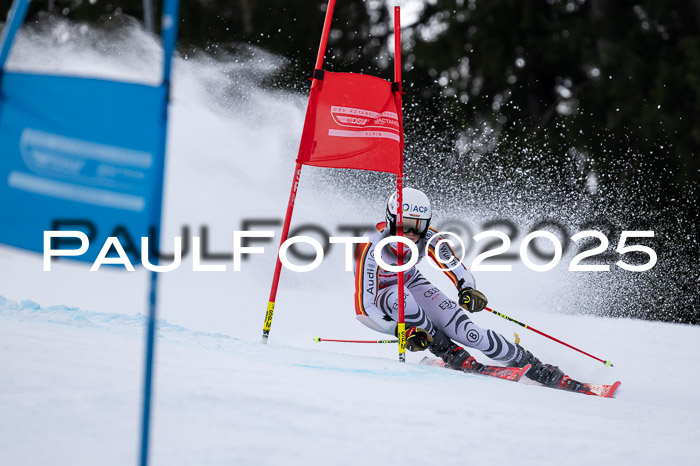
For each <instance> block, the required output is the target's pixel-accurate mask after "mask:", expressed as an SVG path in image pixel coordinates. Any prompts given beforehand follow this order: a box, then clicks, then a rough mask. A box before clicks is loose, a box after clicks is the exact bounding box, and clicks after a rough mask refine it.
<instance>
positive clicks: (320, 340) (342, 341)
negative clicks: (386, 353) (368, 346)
mask: <svg viewBox="0 0 700 466" xmlns="http://www.w3.org/2000/svg"><path fill="white" fill-rule="evenodd" d="M314 341H315V342H316V343H320V342H322V341H335V342H338V343H398V342H399V340H331V339H329V338H321V337H316V338H314Z"/></svg>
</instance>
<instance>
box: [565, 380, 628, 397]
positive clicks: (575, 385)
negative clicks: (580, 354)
mask: <svg viewBox="0 0 700 466" xmlns="http://www.w3.org/2000/svg"><path fill="white" fill-rule="evenodd" d="M565 377H567V376H565ZM564 380H565V382H564V383H565V385H564V386H562V385H561V382H560V385H559V386H558V387H554V388H558V389H560V390H565V391H569V392H575V393H583V394H585V395H593V396H600V397H603V398H612V397H613V396H615V392H616V391H617V389H618V387H619V386H620V384H622V382H620V381H617V382H615V383H614V384H612V385H605V384H598V383H581V382H576V381H575V380H572V379H570V378H568V377H567V379H564ZM569 380H571V382H572V383H570V384H569V383H567V382H568V381H569Z"/></svg>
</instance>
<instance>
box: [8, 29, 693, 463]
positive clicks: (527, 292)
mask: <svg viewBox="0 0 700 466" xmlns="http://www.w3.org/2000/svg"><path fill="white" fill-rule="evenodd" d="M160 53H161V51H160V49H159V44H158V42H157V41H156V40H155V39H154V38H153V37H151V36H149V35H147V34H145V33H143V32H142V31H141V30H140V29H139V28H138V26H136V25H133V26H131V27H127V28H125V29H123V30H120V31H117V32H112V33H109V34H107V33H104V32H101V31H98V30H94V29H91V28H88V27H87V26H79V25H74V24H71V23H66V22H54V23H51V24H49V25H48V26H44V27H43V28H41V29H36V30H34V31H33V32H29V31H23V32H22V34H20V37H19V38H18V41H17V43H16V46H15V48H14V50H13V53H12V56H11V59H10V68H11V69H21V70H33V71H45V72H58V73H64V74H79V75H87V76H100V77H110V78H115V79H125V80H138V81H146V82H156V81H157V79H158V78H157V77H158V73H159V62H160V60H161V57H160ZM278 63H279V62H278V59H277V58H275V57H273V56H270V55H268V54H265V53H264V52H261V51H259V50H258V51H255V52H254V54H253V56H252V57H247V58H246V59H243V58H241V57H240V56H237V55H233V54H225V53H219V54H217V57H216V59H214V58H211V57H209V56H207V55H205V54H200V55H198V56H196V57H186V58H185V57H180V58H179V59H177V60H176V62H175V71H174V81H173V82H174V89H173V96H172V104H171V108H170V116H171V119H170V126H169V134H168V158H167V162H166V164H167V166H166V188H165V190H166V196H165V216H164V221H165V231H164V235H163V240H162V241H163V244H164V249H165V250H166V251H167V250H170V249H172V237H173V236H175V235H178V234H180V231H181V228H182V226H183V225H189V226H190V231H191V234H197V232H198V230H199V227H200V226H202V225H207V226H208V227H209V231H210V242H211V246H210V248H211V250H213V251H216V252H229V253H230V252H231V250H232V244H233V240H232V236H233V231H234V230H240V229H242V227H241V222H242V220H243V219H251V218H282V217H283V216H284V211H285V208H286V203H287V198H288V195H289V187H290V184H291V178H292V170H293V167H294V160H295V158H296V150H297V146H298V141H299V137H300V133H301V126H302V122H303V115H304V108H305V95H304V93H299V94H293V95H292V94H288V93H283V92H279V91H270V90H263V89H262V88H261V87H260V86H259V84H258V83H259V81H260V79H261V78H263V77H264V76H266V75H267V73H269V72H271V71H273V70H274V69H275V67H276V66H277V65H278ZM300 80H302V78H300ZM328 173H329V172H328V171H325V172H324V170H323V169H314V168H308V167H305V168H304V170H303V173H302V181H301V187H300V191H299V196H298V198H297V207H296V210H295V214H294V221H293V227H294V225H300V224H303V223H316V224H320V225H322V226H324V228H326V229H327V230H328V231H329V232H330V233H331V234H334V235H341V233H339V232H338V231H337V227H338V225H341V224H352V223H360V224H367V223H372V222H374V221H379V220H381V219H382V216H383V210H384V204H383V203H384V199H385V198H386V197H387V196H388V195H389V193H390V191H391V188H392V183H393V181H392V178H391V177H390V176H389V175H387V176H386V178H385V182H384V184H382V185H380V186H378V187H377V188H376V190H375V191H374V192H373V191H369V192H370V194H369V195H368V194H367V192H368V190H367V189H366V187H363V186H357V182H356V181H354V180H355V178H353V177H352V176H351V174H347V173H344V172H341V171H335V172H331V173H332V176H329V174H328ZM455 212H461V210H459V209H457V207H455ZM279 230H280V229H279V228H277V229H276V235H277V236H276V237H275V242H274V243H268V244H267V245H266V252H265V254H263V255H257V256H252V257H251V258H250V259H249V260H247V261H246V262H244V263H243V270H242V271H241V272H233V271H232V265H231V264H227V267H228V271H227V272H223V273H215V272H207V273H193V272H192V271H191V266H192V265H191V257H192V256H191V254H189V255H188V256H187V259H185V260H184V261H183V265H182V266H181V267H180V269H179V270H177V271H175V272H171V273H167V274H163V275H161V277H160V288H159V296H160V298H159V307H158V312H159V317H160V318H161V319H162V320H160V325H159V333H158V341H157V349H156V365H155V382H154V394H155V395H154V400H155V403H154V407H153V417H152V435H151V439H152V443H151V445H152V451H151V460H152V464H155V465H191V464H207V465H209V464H211V465H229V464H246V465H247V464H250V465H277V464H283V463H286V464H306V465H309V464H312V465H321V464H323V465H325V464H333V465H336V464H338V465H357V464H399V463H410V462H421V463H428V464H433V463H436V464H443V465H452V464H455V465H466V464H511V463H517V464H547V463H564V464H587V465H590V464H592V463H600V462H605V463H607V464H660V463H665V464H697V463H698V462H699V461H700V445H699V443H698V438H700V428H699V426H700V420H699V419H698V414H699V412H698V409H699V408H700V395H699V394H698V386H697V384H698V379H699V377H698V375H697V368H698V366H697V355H698V354H699V353H700V351H699V350H700V328H698V327H693V326H685V325H675V324H666V323H658V322H647V321H638V320H632V319H611V318H602V317H592V316H585V315H571V314H570V313H569V311H571V310H572V309H575V308H576V307H577V304H578V303H577V299H580V296H581V294H580V293H571V289H570V288H569V287H570V286H573V285H572V283H574V282H575V281H576V278H575V277H572V275H573V274H572V273H570V272H567V271H566V267H565V265H561V266H559V267H557V268H556V269H554V270H553V271H551V272H546V273H536V272H533V271H530V270H528V269H526V268H525V267H523V266H522V265H517V264H516V265H514V271H512V272H490V273H486V272H483V273H480V274H477V276H476V278H477V283H478V285H479V288H480V289H482V290H483V291H484V292H485V293H486V295H487V296H488V297H489V302H490V305H491V306H492V307H494V308H495V309H497V310H499V311H501V312H504V313H505V314H509V315H511V316H513V317H515V318H517V319H519V320H521V321H524V322H526V323H529V324H531V325H533V326H534V327H535V328H538V329H540V330H542V331H545V332H548V333H550V334H552V335H555V336H557V337H558V338H560V339H562V340H564V341H567V342H569V343H571V344H573V345H575V346H578V347H580V348H582V349H584V350H586V351H589V352H591V353H593V354H595V355H597V356H600V357H602V358H606V359H610V360H612V362H613V363H614V364H615V367H613V368H606V367H604V366H603V365H602V364H600V363H598V362H596V361H594V360H592V359H589V358H587V357H585V356H583V355H581V354H578V353H576V352H573V351H571V350H569V349H567V348H564V347H563V346H560V345H558V344H556V343H554V342H551V341H549V340H546V339H544V338H543V337H541V336H538V335H536V334H534V333H532V332H529V331H528V330H525V329H522V328H520V327H517V326H514V325H513V324H511V323H509V322H506V321H504V320H502V319H499V318H498V317H496V316H493V315H490V314H486V313H481V314H477V315H473V316H472V317H473V319H474V320H475V321H476V322H477V323H478V324H479V325H481V326H484V327H489V328H493V329H494V330H497V331H500V332H502V333H503V334H504V335H506V336H507V337H510V336H511V335H512V334H513V332H514V331H516V332H518V333H519V334H520V336H521V338H522V344H523V345H524V346H525V347H526V348H528V349H530V350H532V351H533V352H534V353H535V354H536V355H537V356H538V357H540V358H541V359H543V360H544V361H546V362H551V363H555V364H558V365H560V366H561V367H562V368H563V369H564V370H565V371H566V372H567V373H568V374H569V375H571V376H572V377H574V378H576V379H579V380H584V381H590V382H598V383H612V382H613V381H615V380H621V381H622V382H623V383H622V386H621V388H620V389H619V391H618V394H617V396H616V398H615V399H601V398H597V397H591V396H584V395H579V394H572V393H566V392H560V391H554V390H550V389H546V388H542V387H539V386H536V385H534V384H532V383H528V381H521V382H520V383H517V384H516V383H509V382H504V381H500V380H495V379H487V378H483V377H478V376H474V375H466V374H462V373H457V372H454V371H449V370H445V369H440V368H432V367H425V366H419V365H417V361H418V360H420V358H422V356H423V355H424V354H409V355H408V362H407V364H400V363H398V362H397V360H396V359H397V358H396V348H395V346H394V345H359V344H358V345H350V344H336V343H320V344H319V343H314V342H313V337H315V336H321V337H325V338H363V339H371V338H382V335H380V334H376V333H373V332H372V331H370V330H369V329H366V328H364V327H363V326H362V325H361V324H360V323H358V322H357V321H355V319H354V307H353V302H352V294H353V278H352V273H349V272H345V271H344V264H343V262H344V254H343V253H342V250H341V248H338V247H336V248H335V249H334V250H333V251H331V252H330V254H329V255H328V257H327V258H326V260H325V261H324V263H323V264H322V265H321V267H319V268H318V269H317V270H316V271H314V272H310V273H293V272H290V271H287V270H285V271H283V274H282V280H281V283H280V289H279V293H278V297H277V307H276V311H275V316H274V320H273V325H272V332H271V336H270V343H269V344H268V345H266V346H264V345H262V344H260V343H259V340H260V334H261V328H262V323H263V318H264V314H265V308H266V304H267V299H268V294H269V287H270V282H271V278H272V271H273V267H274V252H275V249H276V242H277V241H278V240H279ZM661 260H663V258H661ZM219 263H223V262H219ZM562 263H563V264H565V263H566V262H565V261H563V262H562ZM421 269H422V270H423V271H424V273H426V275H428V276H429V277H430V278H431V279H432V280H434V282H435V283H437V284H438V285H439V286H441V287H442V288H443V289H445V290H449V291H450V293H454V291H452V288H451V287H450V284H449V282H448V281H447V280H446V279H445V278H444V277H441V275H440V274H439V273H438V272H435V271H434V270H431V269H430V268H427V267H421ZM618 277H619V275H618ZM602 279H605V273H602ZM618 279H619V278H618ZM147 283H148V281H147V274H146V273H145V272H144V271H143V270H139V271H137V272H133V273H127V272H121V271H115V270H105V269H103V270H100V271H99V272H96V273H91V272H89V265H88V264H81V263H73V262H68V261H58V262H55V263H54V265H53V270H52V271H51V272H43V271H42V258H41V257H40V256H39V255H35V254H29V253H25V252H22V251H18V250H16V249H13V248H8V247H2V248H0V464H2V465H45V464H54V465H123V464H134V463H136V462H137V458H138V451H139V440H140V439H139V425H140V420H141V418H140V404H141V382H142V372H143V368H142V365H143V352H144V351H143V333H144V319H143V315H144V314H145V313H146V302H147ZM592 292H595V290H592ZM549 302H557V303H567V304H568V306H569V307H570V309H554V308H552V307H551V306H547V303H549ZM558 310H563V311H567V312H563V313H562V312H557V311H558ZM476 355H477V357H479V358H480V360H481V361H483V362H487V361H488V360H487V358H485V357H484V356H483V355H480V354H478V352H477V353H476Z"/></svg>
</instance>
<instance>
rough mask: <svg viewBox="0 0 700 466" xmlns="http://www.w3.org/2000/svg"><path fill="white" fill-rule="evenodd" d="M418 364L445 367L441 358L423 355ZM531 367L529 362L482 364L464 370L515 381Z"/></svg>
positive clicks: (468, 372)
mask: <svg viewBox="0 0 700 466" xmlns="http://www.w3.org/2000/svg"><path fill="white" fill-rule="evenodd" d="M420 364H423V365H426V366H438V367H445V362H444V361H443V360H442V359H435V358H431V357H428V356H425V357H424V358H423V359H421V361H420ZM531 367H532V365H531V364H527V365H525V366H524V367H501V366H487V365H484V366H483V367H482V368H481V369H479V370H478V371H465V372H466V373H467V374H471V373H473V374H480V375H486V376H489V377H497V378H499V379H505V380H512V381H513V382H517V381H519V380H520V378H521V377H522V376H523V375H525V374H526V373H527V371H529V370H530V368H531Z"/></svg>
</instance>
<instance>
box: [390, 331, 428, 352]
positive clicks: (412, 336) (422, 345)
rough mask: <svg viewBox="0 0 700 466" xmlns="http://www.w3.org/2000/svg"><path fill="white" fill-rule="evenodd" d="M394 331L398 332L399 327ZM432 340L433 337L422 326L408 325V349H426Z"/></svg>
mask: <svg viewBox="0 0 700 466" xmlns="http://www.w3.org/2000/svg"><path fill="white" fill-rule="evenodd" d="M394 333H398V328H397V329H396V331H395V332H394ZM396 336H398V335H396ZM432 342H433V337H431V336H430V334H429V333H428V332H426V331H425V330H423V329H422V328H420V327H408V328H407V329H406V349H407V350H408V351H412V352H416V351H423V350H426V349H428V346H430V344H431V343H432Z"/></svg>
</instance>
